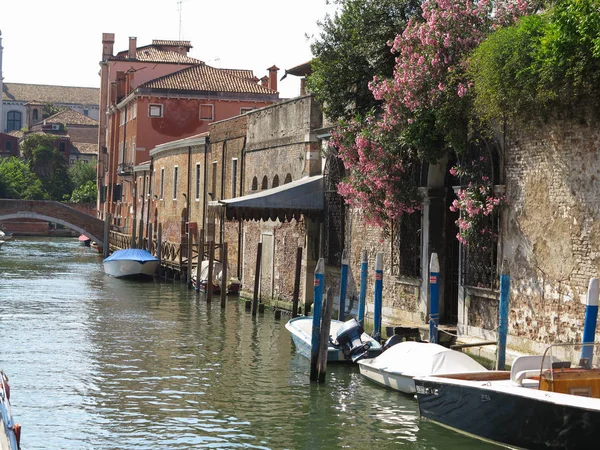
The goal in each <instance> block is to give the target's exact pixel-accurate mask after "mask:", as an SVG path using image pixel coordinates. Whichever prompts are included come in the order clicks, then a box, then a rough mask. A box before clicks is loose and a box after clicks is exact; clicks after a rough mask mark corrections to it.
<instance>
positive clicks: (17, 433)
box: [13, 423, 21, 449]
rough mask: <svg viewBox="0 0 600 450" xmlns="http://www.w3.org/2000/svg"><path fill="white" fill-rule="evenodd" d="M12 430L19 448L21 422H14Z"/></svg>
mask: <svg viewBox="0 0 600 450" xmlns="http://www.w3.org/2000/svg"><path fill="white" fill-rule="evenodd" d="M13 431H14V432H15V439H16V440H17V448H18V449H20V448H21V424H19V423H15V424H14V425H13Z"/></svg>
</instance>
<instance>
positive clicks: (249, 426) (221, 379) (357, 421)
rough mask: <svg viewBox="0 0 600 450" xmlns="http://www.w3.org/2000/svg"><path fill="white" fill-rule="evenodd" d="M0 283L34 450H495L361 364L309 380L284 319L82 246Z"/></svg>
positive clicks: (25, 244)
mask: <svg viewBox="0 0 600 450" xmlns="http://www.w3.org/2000/svg"><path fill="white" fill-rule="evenodd" d="M0 273H1V274H2V278H1V280H0V317H2V320H0V333H1V335H2V336H3V339H2V340H0V346H1V347H0V348H1V351H0V355H2V368H3V369H4V370H5V371H6V372H7V373H8V374H9V376H11V382H12V383H11V384H12V387H13V409H14V412H15V415H16V416H17V419H18V420H19V421H20V422H21V424H22V425H23V438H22V441H23V448H24V449H27V450H31V449H50V448H51V449H59V448H60V449H144V448H148V449H151V448H157V447H161V448H162V447H169V448H182V449H189V448H235V447H244V448H261V449H262V448H265V449H267V448H268V449H286V448H288V449H319V448H321V449H337V448H340V449H341V448H353V449H365V448H374V447H377V448H378V449H387V448H390V449H391V448H399V447H402V448H407V449H459V448H460V449H465V448H477V449H479V448H485V447H486V446H485V445H484V444H482V443H479V442H478V441H473V440H471V439H468V438H466V437H463V436H460V435H458V434H455V433H451V432H449V431H447V430H444V429H443V428H440V427H437V426H436V425H433V424H428V423H426V422H422V421H420V420H419V417H418V409H417V404H416V402H415V401H414V399H413V398H411V397H407V396H403V395H401V394H398V393H396V392H392V391H387V390H384V389H381V388H379V387H377V386H375V385H373V384H371V383H369V382H367V381H365V380H363V379H362V378H361V377H360V375H359V372H358V369H357V368H356V367H348V366H343V365H330V366H329V368H328V378H327V383H326V384H325V385H317V384H311V383H309V381H308V379H309V364H308V360H306V359H305V358H303V357H301V356H299V355H297V354H296V353H295V351H294V347H293V344H292V342H291V339H290V337H289V334H288V332H287V331H286V330H285V328H284V323H285V320H286V319H285V318H284V319H283V320H281V321H275V320H274V319H273V318H272V315H271V314H265V315H264V316H259V317H256V318H252V316H251V315H250V314H249V313H247V312H245V310H244V305H243V304H242V303H240V302H237V301H235V300H233V301H232V300H230V301H229V302H228V304H227V308H226V309H225V310H224V311H223V310H221V307H220V303H219V302H218V301H215V302H213V303H212V304H207V303H206V301H205V299H204V298H203V297H199V296H198V295H196V294H195V293H194V292H193V291H189V290H187V289H186V288H185V286H184V285H183V284H180V283H162V282H153V281H151V282H135V281H133V282H132V281H124V280H118V279H114V278H110V277H107V276H105V275H104V273H103V270H102V265H101V258H99V257H98V255H97V254H96V253H95V252H94V250H90V249H89V248H85V247H80V246H79V244H78V242H77V240H76V238H75V239H72V240H70V239H39V238H36V239H27V240H23V239H18V240H15V241H14V242H11V243H10V245H5V246H4V247H3V248H2V253H1V254H0ZM490 448H493V447H490Z"/></svg>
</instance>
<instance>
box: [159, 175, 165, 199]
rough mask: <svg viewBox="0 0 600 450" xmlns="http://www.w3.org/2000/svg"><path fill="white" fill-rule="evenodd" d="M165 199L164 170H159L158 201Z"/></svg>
mask: <svg viewBox="0 0 600 450" xmlns="http://www.w3.org/2000/svg"><path fill="white" fill-rule="evenodd" d="M163 198H165V168H164V167H163V168H161V169H160V199H161V200H162V199H163Z"/></svg>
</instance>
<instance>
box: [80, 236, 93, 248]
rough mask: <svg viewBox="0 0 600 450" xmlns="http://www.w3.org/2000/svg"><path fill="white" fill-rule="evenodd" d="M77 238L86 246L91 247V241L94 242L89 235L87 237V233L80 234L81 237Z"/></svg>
mask: <svg viewBox="0 0 600 450" xmlns="http://www.w3.org/2000/svg"><path fill="white" fill-rule="evenodd" d="M77 239H78V240H79V243H80V244H81V245H84V246H86V247H89V246H90V243H91V242H92V240H91V239H90V238H89V237H87V236H86V235H85V234H81V235H79V237H78V238H77Z"/></svg>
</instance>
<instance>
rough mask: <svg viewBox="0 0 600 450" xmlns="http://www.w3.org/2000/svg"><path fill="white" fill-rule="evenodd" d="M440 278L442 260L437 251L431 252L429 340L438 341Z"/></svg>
mask: <svg viewBox="0 0 600 450" xmlns="http://www.w3.org/2000/svg"><path fill="white" fill-rule="evenodd" d="M439 278H440V262H439V260H438V255H437V253H432V254H431V261H430V262H429V297H430V298H429V342H432V343H434V344H437V342H438V324H439V320H440V315H439V312H438V311H439V303H440V291H439V285H438V281H439Z"/></svg>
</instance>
